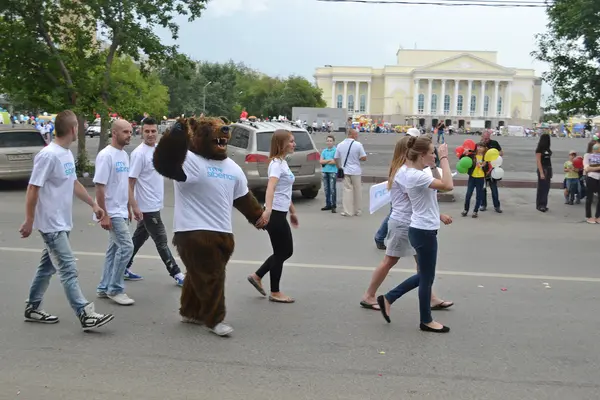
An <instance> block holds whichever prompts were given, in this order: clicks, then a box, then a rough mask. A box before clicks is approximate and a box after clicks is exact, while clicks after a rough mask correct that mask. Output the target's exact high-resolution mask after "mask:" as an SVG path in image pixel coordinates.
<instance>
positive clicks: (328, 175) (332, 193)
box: [320, 135, 338, 213]
mask: <svg viewBox="0 0 600 400" xmlns="http://www.w3.org/2000/svg"><path fill="white" fill-rule="evenodd" d="M335 150H336V148H335V138H334V137H333V136H331V135H330V136H327V148H326V149H323V151H322V152H321V160H320V162H321V166H322V167H321V171H322V173H323V190H324V191H325V207H323V208H321V210H322V211H329V210H331V212H332V213H335V209H336V208H337V192H336V182H337V172H338V168H337V165H336V163H335V159H334V156H335Z"/></svg>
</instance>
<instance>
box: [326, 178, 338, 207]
mask: <svg viewBox="0 0 600 400" xmlns="http://www.w3.org/2000/svg"><path fill="white" fill-rule="evenodd" d="M336 185H337V173H335V172H323V188H324V190H325V207H329V208H337V187H336Z"/></svg>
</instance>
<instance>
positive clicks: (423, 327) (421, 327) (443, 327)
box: [419, 323, 450, 333]
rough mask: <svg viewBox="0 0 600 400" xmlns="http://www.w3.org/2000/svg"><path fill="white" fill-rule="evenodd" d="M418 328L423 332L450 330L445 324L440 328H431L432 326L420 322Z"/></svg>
mask: <svg viewBox="0 0 600 400" xmlns="http://www.w3.org/2000/svg"><path fill="white" fill-rule="evenodd" d="M419 328H420V329H421V330H422V331H423V332H434V333H448V332H450V328H449V327H447V326H442V328H441V329H433V328H430V327H428V326H427V325H425V324H423V323H422V324H421V325H419Z"/></svg>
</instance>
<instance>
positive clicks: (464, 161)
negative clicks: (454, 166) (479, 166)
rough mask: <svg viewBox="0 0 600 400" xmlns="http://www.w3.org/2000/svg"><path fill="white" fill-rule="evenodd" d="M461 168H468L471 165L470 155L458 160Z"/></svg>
mask: <svg viewBox="0 0 600 400" xmlns="http://www.w3.org/2000/svg"><path fill="white" fill-rule="evenodd" d="M458 163H459V164H460V165H461V166H462V167H463V168H466V169H469V168H471V167H472V166H473V159H472V158H471V157H463V158H461V159H460V161H459V162H458Z"/></svg>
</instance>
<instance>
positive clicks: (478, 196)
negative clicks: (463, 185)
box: [465, 176, 485, 212]
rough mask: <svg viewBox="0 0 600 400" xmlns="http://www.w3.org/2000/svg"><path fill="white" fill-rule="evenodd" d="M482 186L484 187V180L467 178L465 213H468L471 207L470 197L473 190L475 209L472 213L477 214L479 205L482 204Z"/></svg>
mask: <svg viewBox="0 0 600 400" xmlns="http://www.w3.org/2000/svg"><path fill="white" fill-rule="evenodd" d="M483 185H485V178H483V177H482V178H473V177H472V176H469V181H468V182H467V194H466V195H465V211H467V212H468V211H469V207H470V206H471V196H473V190H475V191H476V192H475V208H474V209H473V212H478V211H479V207H481V203H482V202H483Z"/></svg>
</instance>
